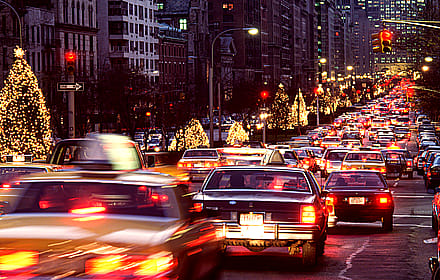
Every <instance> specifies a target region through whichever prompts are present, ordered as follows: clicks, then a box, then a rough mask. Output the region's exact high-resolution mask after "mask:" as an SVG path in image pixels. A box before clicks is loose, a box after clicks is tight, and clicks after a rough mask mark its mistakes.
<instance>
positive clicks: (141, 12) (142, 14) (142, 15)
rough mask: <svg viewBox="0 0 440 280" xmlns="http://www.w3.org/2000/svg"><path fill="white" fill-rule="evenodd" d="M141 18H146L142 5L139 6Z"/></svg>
mask: <svg viewBox="0 0 440 280" xmlns="http://www.w3.org/2000/svg"><path fill="white" fill-rule="evenodd" d="M139 19H144V9H143V8H142V7H141V6H140V7H139Z"/></svg>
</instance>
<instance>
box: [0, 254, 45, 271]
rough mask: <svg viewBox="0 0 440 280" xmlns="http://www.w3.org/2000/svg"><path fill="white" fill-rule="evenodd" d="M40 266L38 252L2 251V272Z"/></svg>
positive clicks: (0, 259)
mask: <svg viewBox="0 0 440 280" xmlns="http://www.w3.org/2000/svg"><path fill="white" fill-rule="evenodd" d="M36 264H38V252H35V251H9V250H7V251H0V271H13V270H20V269H24V268H28V267H31V266H34V265H36Z"/></svg>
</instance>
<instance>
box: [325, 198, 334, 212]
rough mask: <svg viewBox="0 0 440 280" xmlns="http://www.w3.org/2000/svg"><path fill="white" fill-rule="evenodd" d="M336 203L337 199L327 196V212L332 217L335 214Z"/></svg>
mask: <svg viewBox="0 0 440 280" xmlns="http://www.w3.org/2000/svg"><path fill="white" fill-rule="evenodd" d="M335 203H336V197H334V196H327V197H326V199H325V207H326V208H327V212H328V213H329V214H330V215H334V214H335Z"/></svg>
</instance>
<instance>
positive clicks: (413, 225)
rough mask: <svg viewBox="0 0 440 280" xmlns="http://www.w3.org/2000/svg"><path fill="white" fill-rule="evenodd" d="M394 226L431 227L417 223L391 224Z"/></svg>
mask: <svg viewBox="0 0 440 280" xmlns="http://www.w3.org/2000/svg"><path fill="white" fill-rule="evenodd" d="M393 225H394V226H395V227H419V228H431V226H426V225H417V224H393Z"/></svg>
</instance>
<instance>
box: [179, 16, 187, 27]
mask: <svg viewBox="0 0 440 280" xmlns="http://www.w3.org/2000/svg"><path fill="white" fill-rule="evenodd" d="M179 28H180V29H182V30H187V29H188V22H187V20H186V18H181V19H179Z"/></svg>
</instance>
